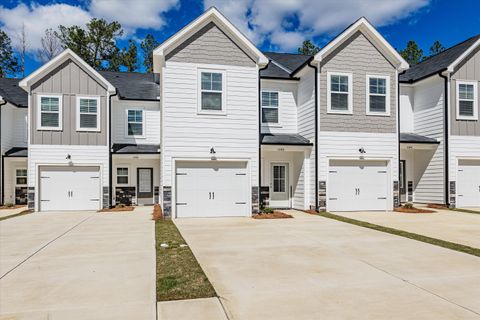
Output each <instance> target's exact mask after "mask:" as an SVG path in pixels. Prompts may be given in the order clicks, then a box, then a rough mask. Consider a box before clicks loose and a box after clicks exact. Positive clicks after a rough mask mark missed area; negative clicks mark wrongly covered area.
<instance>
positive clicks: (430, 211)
mask: <svg viewBox="0 0 480 320" xmlns="http://www.w3.org/2000/svg"><path fill="white" fill-rule="evenodd" d="M393 211H395V212H401V213H434V212H435V211H433V210H425V209H418V208H403V207H400V208H395V209H393Z"/></svg>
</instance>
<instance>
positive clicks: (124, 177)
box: [117, 167, 128, 184]
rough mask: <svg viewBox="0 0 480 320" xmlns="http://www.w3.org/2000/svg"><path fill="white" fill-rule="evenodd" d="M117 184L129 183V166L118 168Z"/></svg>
mask: <svg viewBox="0 0 480 320" xmlns="http://www.w3.org/2000/svg"><path fill="white" fill-rule="evenodd" d="M117 184H128V168H125V167H121V168H120V167H119V168H117Z"/></svg>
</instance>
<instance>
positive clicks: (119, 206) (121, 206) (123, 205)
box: [115, 203, 126, 208]
mask: <svg viewBox="0 0 480 320" xmlns="http://www.w3.org/2000/svg"><path fill="white" fill-rule="evenodd" d="M125 207H126V205H125V204H124V203H119V204H117V205H116V206H115V208H125Z"/></svg>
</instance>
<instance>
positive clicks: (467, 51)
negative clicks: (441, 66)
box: [447, 39, 480, 73]
mask: <svg viewBox="0 0 480 320" xmlns="http://www.w3.org/2000/svg"><path fill="white" fill-rule="evenodd" d="M479 45H480V39H478V40H477V41H475V43H474V44H472V45H471V46H470V48H468V49H467V50H465V52H463V53H462V55H461V56H460V57H458V58H457V59H456V60H455V61H453V62H452V63H451V64H450V65H449V66H448V68H447V71H448V72H450V73H451V72H453V70H454V69H455V67H456V66H457V65H458V64H459V63H460V62H462V61H463V59H465V58H466V57H468V55H469V54H470V53H472V52H473V50H475V49H476V48H477V47H478V46H479Z"/></svg>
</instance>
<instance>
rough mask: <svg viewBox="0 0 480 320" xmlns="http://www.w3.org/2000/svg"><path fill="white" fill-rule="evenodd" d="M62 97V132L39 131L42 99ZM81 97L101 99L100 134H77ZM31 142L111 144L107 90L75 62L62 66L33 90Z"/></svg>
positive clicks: (39, 82)
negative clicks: (38, 121)
mask: <svg viewBox="0 0 480 320" xmlns="http://www.w3.org/2000/svg"><path fill="white" fill-rule="evenodd" d="M41 94H59V95H62V97H63V99H62V100H63V103H62V107H63V119H60V121H61V123H62V130H61V131H49V130H38V129H37V113H38V112H39V108H40V106H38V105H37V104H38V96H39V95H41ZM77 96H99V97H100V131H99V132H80V131H77V127H76V118H77V111H76V109H77V105H76V104H77V101H76V100H77ZM30 101H31V108H30V110H31V111H30V116H31V118H30V119H31V121H30V126H31V130H30V132H31V133H30V134H31V137H30V139H31V140H30V143H31V144H43V145H89V146H94V145H105V146H106V145H107V131H108V127H107V125H108V119H107V114H108V112H107V90H106V88H105V87H104V86H103V85H101V84H100V83H99V81H98V80H97V79H95V78H94V77H93V76H92V75H91V74H89V73H88V72H86V71H85V70H84V69H82V68H81V67H80V66H79V65H78V64H77V63H75V62H74V61H72V60H67V61H66V62H64V63H62V64H61V65H59V66H58V67H57V68H56V69H55V70H53V71H52V72H50V73H49V74H48V75H46V76H45V77H43V78H42V79H41V80H39V81H37V82H36V83H35V84H33V85H32V87H31V98H30Z"/></svg>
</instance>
